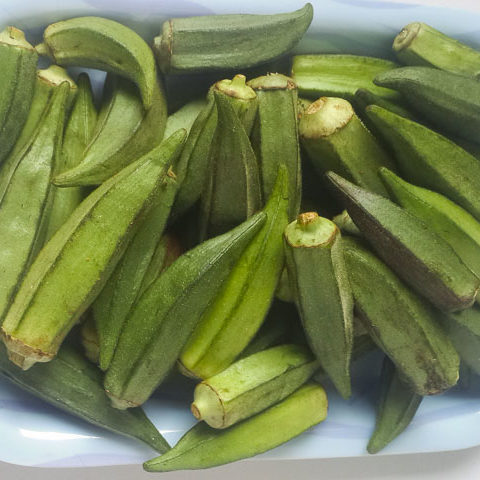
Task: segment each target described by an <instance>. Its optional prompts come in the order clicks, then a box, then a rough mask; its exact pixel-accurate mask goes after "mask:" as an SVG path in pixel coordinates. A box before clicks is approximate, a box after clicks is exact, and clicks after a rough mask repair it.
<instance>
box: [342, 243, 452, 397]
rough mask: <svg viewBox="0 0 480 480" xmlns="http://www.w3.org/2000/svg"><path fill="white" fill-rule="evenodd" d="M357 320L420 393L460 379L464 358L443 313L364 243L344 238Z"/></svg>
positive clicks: (438, 390)
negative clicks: (445, 325)
mask: <svg viewBox="0 0 480 480" xmlns="http://www.w3.org/2000/svg"><path fill="white" fill-rule="evenodd" d="M343 248H344V255H345V260H346V264H347V271H348V278H349V280H350V285H351V287H352V291H353V297H354V300H355V310H356V313H357V315H358V318H359V319H360V320H361V322H362V324H363V326H364V327H365V328H366V330H367V331H368V333H369V335H370V336H371V337H372V339H373V340H374V341H375V343H376V344H377V345H378V347H379V348H380V349H381V350H383V351H384V352H385V354H386V355H388V356H389V357H390V359H391V360H392V362H393V363H394V364H395V366H396V367H397V368H398V370H399V372H401V374H402V377H403V378H404V379H405V380H406V381H407V383H408V384H409V385H411V387H412V388H413V389H414V391H415V392H416V393H418V394H419V395H433V394H437V393H441V392H443V391H445V390H447V389H448V388H450V387H452V386H454V385H455V384H456V382H457V380H458V368H459V358H458V354H457V352H456V351H455V349H454V347H453V345H452V343H451V342H450V340H449V338H448V336H447V335H446V333H445V332H444V331H443V329H442V327H441V326H440V324H439V322H438V311H436V310H434V309H433V307H432V306H431V305H430V304H428V303H427V302H425V301H424V300H422V299H421V297H419V296H417V295H416V294H415V293H414V292H412V291H411V290H410V289H409V288H408V287H407V286H406V285H405V284H404V283H403V282H402V281H401V280H400V279H399V278H398V277H397V276H396V275H395V274H394V273H393V272H392V270H390V269H389V268H388V267H387V266H386V265H385V264H384V263H383V262H382V261H381V260H380V259H378V258H377V257H376V256H375V255H374V254H373V253H372V252H371V251H369V250H368V249H367V248H366V246H365V244H364V243H363V242H362V241H360V240H359V239H357V238H354V237H343Z"/></svg>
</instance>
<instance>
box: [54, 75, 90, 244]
mask: <svg viewBox="0 0 480 480" xmlns="http://www.w3.org/2000/svg"><path fill="white" fill-rule="evenodd" d="M96 122H97V110H96V108H95V105H94V103H93V95H92V88H91V85H90V79H89V77H88V75H87V74H86V73H82V74H80V76H79V77H78V92H77V96H76V98H75V101H74V104H73V107H72V111H71V113H70V118H69V119H68V121H67V123H66V125H65V132H64V134H63V142H62V153H61V155H60V156H59V162H58V164H57V165H55V168H54V172H53V175H57V174H60V173H62V172H64V171H66V170H69V169H70V168H74V167H75V166H77V165H78V164H79V163H80V162H81V160H82V158H83V152H84V150H85V147H86V146H87V144H88V142H89V141H90V139H91V137H92V134H93V129H94V128H95V123H96ZM52 195H53V205H52V210H51V212H50V215H49V219H48V228H47V237H46V239H47V240H49V239H50V238H51V237H52V235H53V234H54V233H55V232H56V231H57V230H58V229H59V228H60V227H61V226H62V225H63V224H64V223H65V221H66V220H67V218H68V217H69V216H70V214H71V213H72V212H73V211H74V210H75V208H76V207H77V206H78V205H79V204H80V202H81V201H82V200H83V198H84V196H85V192H84V190H83V189H82V188H80V187H66V188H59V187H53V190H52Z"/></svg>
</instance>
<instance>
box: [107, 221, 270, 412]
mask: <svg viewBox="0 0 480 480" xmlns="http://www.w3.org/2000/svg"><path fill="white" fill-rule="evenodd" d="M264 223H265V214H264V213H258V214H256V215H254V216H252V217H251V218H249V219H248V220H246V221H245V222H244V223H242V224H241V225H239V226H238V227H236V228H235V229H233V230H231V231H230V232H227V233H225V234H224V235H221V236H219V237H215V238H212V239H210V240H208V241H206V242H203V243H201V244H200V245H198V246H197V247H195V248H194V249H193V250H190V251H188V252H186V253H185V254H183V255H182V256H181V257H179V258H178V259H177V260H176V261H175V262H174V263H173V264H172V265H171V266H170V267H169V268H168V269H167V270H166V271H165V272H164V273H163V274H162V275H160V276H159V277H158V279H157V280H155V281H154V282H153V283H152V284H151V285H150V287H149V288H148V289H147V290H145V292H144V293H143V295H142V296H141V297H140V298H139V299H138V301H137V302H136V303H135V305H134V307H133V309H132V310H131V312H130V314H129V317H128V320H127V322H126V324H125V326H124V328H123V330H122V333H121V335H120V338H119V340H118V344H117V348H116V350H115V354H114V356H113V358H112V361H111V364H110V366H109V369H108V371H107V373H106V375H105V383H104V386H105V390H106V391H107V394H108V395H109V397H110V398H111V400H112V404H113V406H115V407H116V408H120V409H123V408H129V407H135V406H138V405H141V404H142V403H144V402H145V401H146V400H148V398H149V397H150V395H151V394H152V392H153V391H154V390H155V388H157V386H158V385H159V384H160V383H161V382H162V381H163V380H164V379H165V377H166V376H167V374H168V373H169V372H170V370H171V368H172V367H173V366H174V365H175V362H176V360H177V358H178V356H179V354H180V352H181V350H182V348H183V346H184V345H185V343H186V342H187V340H188V338H189V336H190V335H191V333H192V331H193V329H194V328H195V326H196V325H197V323H198V321H199V319H200V318H201V316H202V313H203V312H204V311H205V310H206V309H207V308H208V305H209V304H210V303H211V302H212V301H213V299H214V298H215V296H216V295H217V294H218V292H219V291H220V289H221V286H222V284H223V282H224V281H225V280H226V279H227V277H228V275H229V273H230V272H231V270H232V269H233V267H234V265H235V263H236V262H237V261H238V259H239V258H240V257H241V255H242V253H243V251H244V250H245V249H246V248H247V246H248V244H249V243H250V242H251V240H252V238H254V236H255V234H256V233H257V232H258V231H259V230H260V229H261V227H262V226H263V224H264ZM179 292H180V293H179Z"/></svg>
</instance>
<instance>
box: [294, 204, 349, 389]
mask: <svg viewBox="0 0 480 480" xmlns="http://www.w3.org/2000/svg"><path fill="white" fill-rule="evenodd" d="M285 251H286V259H287V267H288V276H289V278H290V284H291V288H292V291H293V295H294V298H295V303H296V304H297V308H298V310H299V313H300V318H301V319H302V324H303V328H304V329H305V333H306V335H307V339H308V343H309V345H310V348H311V349H312V351H313V353H314V354H315V356H316V358H317V359H318V361H319V362H320V365H321V366H322V368H323V370H325V372H326V373H327V374H328V375H329V377H330V378H331V379H332V382H333V383H334V385H335V387H336V388H337V390H338V391H339V392H340V394H341V395H342V396H343V397H344V398H348V397H349V396H350V395H351V386H350V359H351V355H352V347H353V296H352V291H351V289H350V284H349V282H348V277H347V271H346V267H345V260H344V258H343V250H342V238H341V234H340V230H339V229H338V228H337V226H336V225H335V224H334V223H333V222H332V221H330V220H328V219H326V218H322V217H319V216H318V214H317V213H315V212H308V213H302V214H300V215H299V216H298V218H297V220H295V221H294V222H292V223H290V224H289V225H288V227H287V228H286V229H285Z"/></svg>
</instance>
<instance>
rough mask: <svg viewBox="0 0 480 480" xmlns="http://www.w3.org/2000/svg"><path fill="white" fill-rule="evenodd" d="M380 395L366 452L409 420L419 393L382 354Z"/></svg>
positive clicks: (374, 449)
mask: <svg viewBox="0 0 480 480" xmlns="http://www.w3.org/2000/svg"><path fill="white" fill-rule="evenodd" d="M380 388H381V391H380V398H379V402H378V407H377V421H376V425H375V430H374V432H373V433H372V436H371V437H370V440H369V442H368V446H367V450H368V453H377V452H379V451H380V450H382V449H383V448H385V447H386V446H387V445H388V444H389V443H390V442H391V441H392V440H394V439H395V438H396V437H398V435H400V434H401V433H402V432H403V431H404V430H405V429H406V428H407V427H408V425H409V424H410V422H411V421H412V419H413V417H414V416H415V413H416V412H417V410H418V407H419V406H420V403H421V402H422V399H423V397H422V396H421V395H418V393H415V392H414V391H413V390H412V388H411V387H410V386H409V385H407V384H406V383H405V382H404V381H403V380H402V378H401V375H400V374H399V372H398V370H397V369H396V368H395V365H394V364H393V363H392V361H391V360H390V359H389V358H388V357H385V359H384V361H383V367H382V373H381V376H380Z"/></svg>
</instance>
